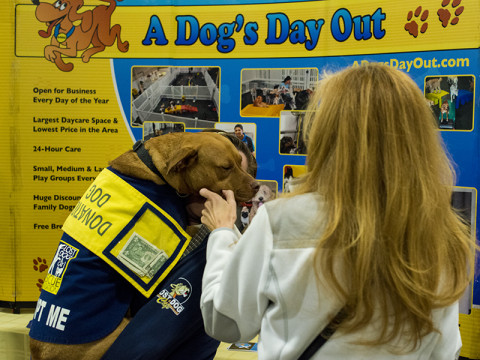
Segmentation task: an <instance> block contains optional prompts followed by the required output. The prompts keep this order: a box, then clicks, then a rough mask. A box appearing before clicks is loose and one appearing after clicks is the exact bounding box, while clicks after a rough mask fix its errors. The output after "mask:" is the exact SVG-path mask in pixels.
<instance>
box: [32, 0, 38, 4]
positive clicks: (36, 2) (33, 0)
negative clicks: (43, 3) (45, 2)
mask: <svg viewBox="0 0 480 360" xmlns="http://www.w3.org/2000/svg"><path fill="white" fill-rule="evenodd" d="M32 3H33V5H39V4H40V0H32Z"/></svg>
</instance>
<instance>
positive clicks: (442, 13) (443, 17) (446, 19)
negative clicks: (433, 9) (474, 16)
mask: <svg viewBox="0 0 480 360" xmlns="http://www.w3.org/2000/svg"><path fill="white" fill-rule="evenodd" d="M461 2H462V0H453V1H452V4H451V7H452V9H451V10H452V11H453V10H455V11H454V17H453V19H452V20H450V18H451V17H452V13H451V12H450V10H449V9H446V7H448V5H450V0H443V1H442V8H441V9H438V11H437V15H438V19H439V20H440V22H441V23H442V26H443V27H444V28H445V27H447V26H448V24H449V23H450V25H457V24H458V21H459V18H458V17H459V16H460V15H461V14H462V13H463V10H464V9H465V8H464V7H463V6H460V7H458V5H460V3H461Z"/></svg>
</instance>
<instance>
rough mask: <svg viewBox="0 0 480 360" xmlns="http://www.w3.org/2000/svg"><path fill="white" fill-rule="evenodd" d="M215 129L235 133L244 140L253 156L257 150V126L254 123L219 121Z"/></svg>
mask: <svg viewBox="0 0 480 360" xmlns="http://www.w3.org/2000/svg"><path fill="white" fill-rule="evenodd" d="M215 129H218V130H223V131H225V132H227V133H230V134H234V135H235V136H236V137H237V138H239V139H240V140H242V141H243V142H244V143H245V144H246V145H247V147H248V149H249V150H250V152H251V153H252V155H253V156H255V151H256V145H255V143H256V136H255V134H256V131H257V126H256V124H254V123H241V124H238V123H225V122H221V123H217V124H215Z"/></svg>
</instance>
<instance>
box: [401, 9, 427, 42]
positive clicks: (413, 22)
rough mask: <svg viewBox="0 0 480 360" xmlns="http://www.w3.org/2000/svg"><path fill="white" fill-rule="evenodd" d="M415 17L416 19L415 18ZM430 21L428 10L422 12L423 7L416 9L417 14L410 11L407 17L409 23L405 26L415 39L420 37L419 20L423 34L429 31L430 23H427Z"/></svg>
mask: <svg viewBox="0 0 480 360" xmlns="http://www.w3.org/2000/svg"><path fill="white" fill-rule="evenodd" d="M414 17H415V18H414ZM427 19H428V10H424V11H423V12H422V7H421V6H419V7H417V8H416V9H415V12H413V11H409V12H408V15H407V21H409V22H408V23H406V24H405V30H406V31H408V33H409V34H410V35H412V36H413V37H414V38H416V37H417V36H418V31H419V29H418V26H419V25H418V23H417V20H420V23H421V27H420V32H421V33H422V34H423V33H424V32H425V31H427V28H428V23H427V22H425V21H426V20H427Z"/></svg>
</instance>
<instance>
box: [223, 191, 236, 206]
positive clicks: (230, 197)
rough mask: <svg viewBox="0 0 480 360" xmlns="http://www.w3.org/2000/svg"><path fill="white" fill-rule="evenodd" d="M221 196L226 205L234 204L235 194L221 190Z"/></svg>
mask: <svg viewBox="0 0 480 360" xmlns="http://www.w3.org/2000/svg"><path fill="white" fill-rule="evenodd" d="M222 192H223V195H224V196H225V200H227V203H229V204H232V203H235V205H236V202H235V194H234V193H233V191H232V190H222Z"/></svg>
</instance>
